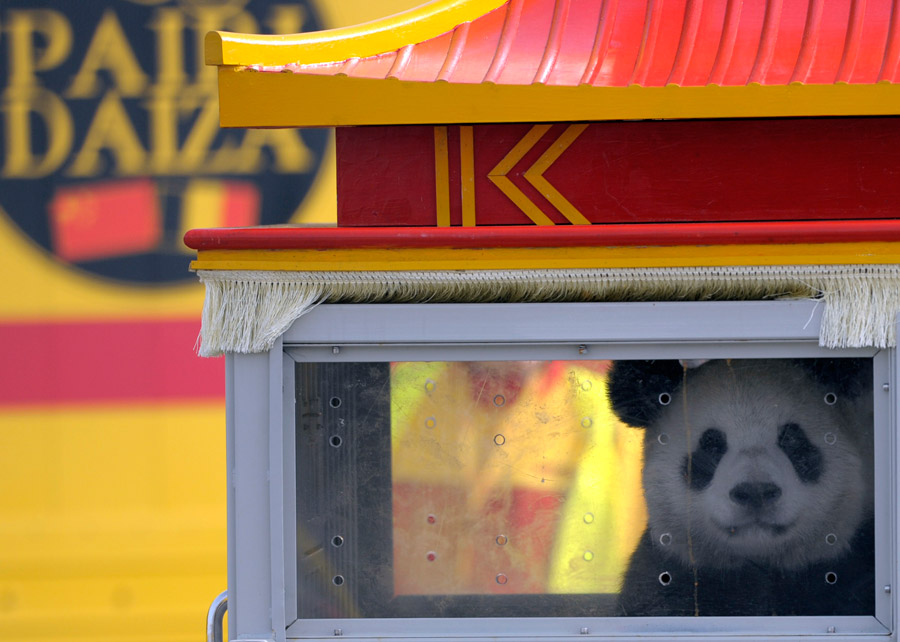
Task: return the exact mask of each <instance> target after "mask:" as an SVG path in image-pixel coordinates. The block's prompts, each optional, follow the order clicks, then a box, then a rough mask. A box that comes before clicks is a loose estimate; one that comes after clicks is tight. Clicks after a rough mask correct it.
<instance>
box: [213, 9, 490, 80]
mask: <svg viewBox="0 0 900 642" xmlns="http://www.w3.org/2000/svg"><path fill="white" fill-rule="evenodd" d="M506 2H507V0H432V1H431V2H428V3H426V4H424V5H422V6H420V7H416V8H414V9H410V10H408V11H404V12H401V13H398V14H395V15H393V16H388V17H387V18H380V19H378V20H373V21H372V22H366V23H363V24H361V25H356V26H353V27H342V28H340V29H327V30H324V31H314V32H311V33H299V34H291V35H274V36H273V35H251V34H238V33H229V32H227V31H212V32H210V33H208V34H206V41H205V45H204V46H205V51H204V53H205V57H206V64H207V65H218V66H222V65H265V66H279V65H287V64H290V63H300V64H306V65H312V64H319V63H326V62H338V61H341V60H347V59H349V58H365V57H368V56H377V55H378V54H382V53H386V52H389V51H396V50H397V49H400V48H402V47H405V46H406V45H409V44H415V43H419V42H423V41H425V40H430V39H431V38H436V37H438V36H440V35H442V34H445V33H447V32H449V31H452V30H453V29H454V28H455V27H457V26H458V25H460V24H462V23H464V22H471V21H472V20H475V19H476V18H480V17H481V16H483V15H484V14H486V13H488V12H490V11H493V10H494V9H496V8H498V7H500V6H501V5H503V4H505V3H506Z"/></svg>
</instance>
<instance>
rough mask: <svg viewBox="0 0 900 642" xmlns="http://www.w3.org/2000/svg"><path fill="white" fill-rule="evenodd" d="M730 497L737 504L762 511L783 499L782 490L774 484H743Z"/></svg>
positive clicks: (733, 490) (735, 488)
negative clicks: (780, 498)
mask: <svg viewBox="0 0 900 642" xmlns="http://www.w3.org/2000/svg"><path fill="white" fill-rule="evenodd" d="M728 495H729V497H731V501H733V502H734V503H735V504H739V505H741V506H744V507H746V508H754V509H760V508H763V507H765V506H766V505H768V504H772V503H773V502H775V500H777V499H778V498H779V497H781V488H780V487H779V486H777V485H775V484H773V483H772V482H741V483H740V484H738V485H737V486H735V487H734V488H732V489H731V492H730V493H728Z"/></svg>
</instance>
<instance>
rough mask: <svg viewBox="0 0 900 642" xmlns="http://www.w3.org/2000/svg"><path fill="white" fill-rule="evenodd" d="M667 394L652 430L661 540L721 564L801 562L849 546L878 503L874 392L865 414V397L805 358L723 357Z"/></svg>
mask: <svg viewBox="0 0 900 642" xmlns="http://www.w3.org/2000/svg"><path fill="white" fill-rule="evenodd" d="M659 401H660V403H662V404H664V406H663V407H662V408H661V409H660V411H659V414H658V416H657V418H656V420H655V421H653V422H652V424H651V425H650V426H648V428H647V432H646V438H645V464H644V493H645V497H646V500H647V508H648V513H649V515H650V518H649V525H650V534H651V537H652V541H653V542H655V543H657V544H658V545H659V546H661V547H663V548H664V549H667V550H668V551H669V552H670V554H671V555H675V556H677V557H679V558H681V560H682V561H683V562H684V563H686V564H692V565H696V566H701V567H706V568H723V569H725V568H734V567H738V566H741V565H743V564H745V563H747V562H753V563H757V564H771V565H777V566H779V567H781V568H784V569H792V568H797V567H801V566H804V565H807V564H809V563H811V562H815V561H818V560H822V559H828V558H833V557H837V556H838V555H840V554H841V553H842V552H843V551H845V550H846V548H847V546H848V544H849V542H850V539H851V538H852V536H853V534H854V532H855V531H856V529H857V526H858V525H859V523H860V521H861V520H862V519H863V518H864V516H865V515H866V514H867V511H869V510H870V509H871V503H872V498H871V494H872V490H871V481H870V480H869V477H870V475H869V476H867V474H866V472H865V471H867V470H870V466H869V463H870V462H871V460H870V459H868V460H867V459H865V455H864V454H863V451H864V450H865V446H864V442H865V441H866V440H865V439H864V438H863V433H866V434H867V435H868V436H869V439H868V441H869V443H871V437H870V435H871V398H870V397H869V401H868V409H867V410H863V411H860V407H863V408H865V406H866V402H865V400H864V399H857V400H854V399H842V398H841V397H839V396H838V395H837V394H835V393H834V392H832V391H829V390H827V389H825V388H824V387H823V386H822V384H820V383H819V382H818V381H815V380H814V379H813V378H812V377H811V376H810V375H809V374H808V372H807V371H806V370H804V369H803V368H801V367H799V366H798V365H797V364H796V362H792V361H788V360H778V361H770V360H747V361H737V360H736V361H725V360H723V361H711V362H709V363H706V364H704V365H702V366H700V367H699V368H695V369H688V370H686V371H685V373H684V378H683V382H682V383H681V385H680V387H678V389H677V390H675V391H673V392H672V393H671V394H670V395H669V396H668V397H665V396H664V395H660V400H659ZM666 402H668V403H666ZM869 448H871V446H869ZM864 461H865V462H866V464H865V465H864V463H863V462H864Z"/></svg>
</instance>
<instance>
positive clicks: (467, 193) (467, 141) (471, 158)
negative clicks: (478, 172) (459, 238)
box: [459, 125, 475, 227]
mask: <svg viewBox="0 0 900 642" xmlns="http://www.w3.org/2000/svg"><path fill="white" fill-rule="evenodd" d="M459 169H460V196H461V199H462V224H463V227H474V226H475V140H474V132H473V130H472V126H471V125H463V126H462V127H460V128H459Z"/></svg>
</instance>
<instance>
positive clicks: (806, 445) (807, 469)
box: [778, 424, 822, 484]
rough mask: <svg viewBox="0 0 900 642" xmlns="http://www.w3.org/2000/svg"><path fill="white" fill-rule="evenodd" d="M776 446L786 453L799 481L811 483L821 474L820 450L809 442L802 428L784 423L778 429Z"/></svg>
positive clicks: (817, 479)
mask: <svg viewBox="0 0 900 642" xmlns="http://www.w3.org/2000/svg"><path fill="white" fill-rule="evenodd" d="M778 447H779V448H781V450H782V451H783V452H784V454H785V455H787V457H788V459H789V460H790V461H791V465H792V466H793V467H794V471H795V472H796V473H797V477H799V478H800V481H802V482H805V483H807V484H811V483H814V482H817V481H819V476H820V475H821V474H822V452H821V451H820V450H819V449H818V448H817V447H816V446H814V445H813V444H812V442H810V440H809V438H808V437H807V436H806V433H805V432H803V428H801V427H800V426H798V425H797V424H784V425H783V426H782V427H781V428H779V429H778Z"/></svg>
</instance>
